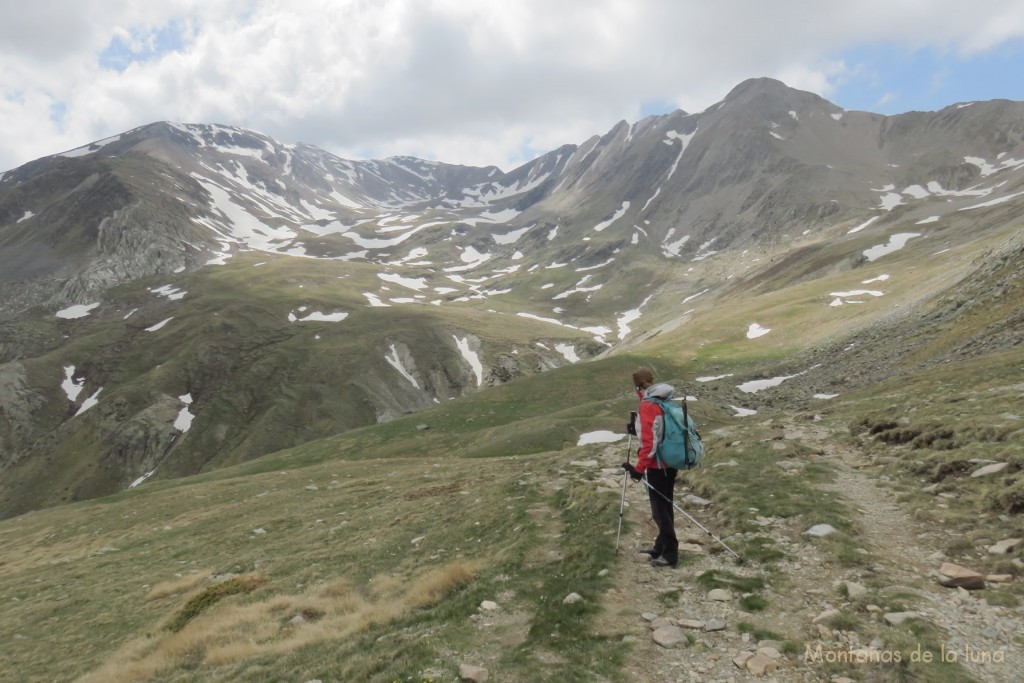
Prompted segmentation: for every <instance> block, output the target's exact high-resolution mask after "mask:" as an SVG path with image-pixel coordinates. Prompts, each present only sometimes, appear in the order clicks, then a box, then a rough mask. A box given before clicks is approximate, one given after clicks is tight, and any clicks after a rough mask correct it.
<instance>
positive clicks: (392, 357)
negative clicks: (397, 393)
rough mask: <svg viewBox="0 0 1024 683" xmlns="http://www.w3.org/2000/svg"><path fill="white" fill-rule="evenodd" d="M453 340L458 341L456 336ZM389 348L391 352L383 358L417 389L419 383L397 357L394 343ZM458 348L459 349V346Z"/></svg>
mask: <svg viewBox="0 0 1024 683" xmlns="http://www.w3.org/2000/svg"><path fill="white" fill-rule="evenodd" d="M455 341H456V342H458V338H456V339H455ZM389 348H390V350H391V353H390V354H384V360H386V361H387V362H388V364H390V365H391V367H393V368H394V369H395V370H398V372H399V373H401V375H402V377H404V378H406V379H407V380H409V383H410V384H412V385H413V386H414V387H416V388H417V389H419V388H420V383H419V382H417V381H416V378H415V377H413V376H412V375H411V374H410V373H409V370H408V369H406V367H405V366H404V365H402V359H401V358H399V357H398V349H396V348H395V345H394V344H391V345H390V346H389ZM460 350H461V347H460Z"/></svg>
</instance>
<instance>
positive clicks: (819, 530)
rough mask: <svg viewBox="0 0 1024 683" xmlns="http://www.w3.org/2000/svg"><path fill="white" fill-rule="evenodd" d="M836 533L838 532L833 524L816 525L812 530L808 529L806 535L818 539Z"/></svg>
mask: <svg viewBox="0 0 1024 683" xmlns="http://www.w3.org/2000/svg"><path fill="white" fill-rule="evenodd" d="M835 532H836V528H835V527H834V526H832V525H831V524H815V525H814V526H812V527H811V528H810V529H808V530H807V531H805V532H804V533H805V534H807V535H808V536H817V537H819V538H821V537H823V536H828V535H830V534H834V533H835Z"/></svg>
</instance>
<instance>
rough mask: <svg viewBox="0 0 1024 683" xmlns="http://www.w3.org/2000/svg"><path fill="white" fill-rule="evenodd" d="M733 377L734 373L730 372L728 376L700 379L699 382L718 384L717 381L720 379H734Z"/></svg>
mask: <svg viewBox="0 0 1024 683" xmlns="http://www.w3.org/2000/svg"><path fill="white" fill-rule="evenodd" d="M732 376H733V373H731V372H730V373H729V374H727V375H715V376H714V377H698V378H697V381H698V382H716V381H718V380H720V379H725V378H726V377H732Z"/></svg>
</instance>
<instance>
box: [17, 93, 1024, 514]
mask: <svg viewBox="0 0 1024 683" xmlns="http://www.w3.org/2000/svg"><path fill="white" fill-rule="evenodd" d="M1022 139H1024V104H1022V103H1002V102H997V103H994V104H989V103H974V104H971V105H969V106H964V105H952V106H950V107H947V108H945V109H943V110H940V111H939V112H935V113H932V114H907V115H901V116H898V117H883V116H879V115H875V114H867V113H858V112H846V111H843V110H841V109H840V108H838V107H836V106H835V105H833V104H831V103H829V102H827V101H826V100H824V99H822V98H820V97H818V96H816V95H813V94H812V93H805V92H801V91H796V90H792V89H790V88H787V87H786V86H785V85H784V84H781V83H779V82H778V81H773V80H771V79H757V80H752V81H747V82H744V83H741V84H740V85H738V86H737V87H736V88H735V89H734V90H733V91H732V92H731V93H730V94H729V95H728V96H727V97H726V98H725V99H724V100H723V101H722V102H721V103H719V104H717V105H715V106H713V107H710V108H709V109H708V110H706V111H704V112H700V113H697V114H688V113H686V112H682V111H677V112H673V113H670V114H666V115H661V116H651V117H647V118H645V119H643V120H641V121H638V122H635V123H633V124H629V123H627V122H619V123H618V124H616V125H615V126H613V127H612V128H611V129H610V130H609V131H608V132H606V133H605V134H604V135H600V136H593V137H591V138H589V139H588V140H586V141H584V142H583V143H581V144H579V145H575V144H567V145H563V146H562V147H559V148H558V149H555V150H552V151H551V152H548V153H546V154H544V155H541V156H540V157H538V158H537V159H534V160H532V161H530V162H527V163H525V164H523V165H521V166H519V167H518V168H516V169H513V170H511V171H509V172H508V173H505V172H503V171H501V170H500V169H498V168H496V167H486V168H477V167H466V166H456V165H450V164H443V163H438V162H428V161H423V160H418V159H415V158H412V157H407V156H396V157H391V158H389V159H386V160H369V161H347V160H344V159H339V158H337V157H335V156H333V155H331V154H329V153H328V152H325V151H323V150H319V149H317V148H314V147H310V146H307V145H301V144H298V145H285V144H282V143H279V142H277V141H274V140H272V139H271V138H269V137H267V136H265V135H262V134H260V133H257V132H253V131H245V130H242V129H236V128H232V127H228V126H223V125H217V124H172V123H164V122H159V123H154V124H149V125H147V126H143V127H140V128H137V129H134V130H132V131H128V132H126V133H124V134H122V135H119V136H114V137H112V138H107V139H106V140H103V141H99V142H97V143H94V144H92V145H87V146H84V147H83V148H79V149H78V150H71V151H70V152H66V153H63V155H55V156H52V157H47V158H44V159H40V160H36V161H34V162H31V163H30V164H27V165H25V166H23V167H21V168H19V169H15V170H14V171H13V172H8V173H6V174H5V175H4V176H3V178H2V179H0V289H2V293H3V297H2V299H3V302H4V303H3V306H2V316H0V325H2V329H3V331H4V335H3V340H2V343H0V370H3V372H0V377H3V378H4V379H3V381H2V382H0V408H2V409H3V412H2V414H3V419H2V420H0V423H2V425H0V426H2V429H0V437H2V438H0V445H2V448H0V468H2V470H0V472H2V473H3V475H4V478H5V479H6V481H5V486H4V488H5V489H6V491H7V499H6V501H7V503H6V507H4V510H6V511H8V513H9V512H12V511H21V510H25V509H30V508H31V507H32V506H33V505H35V504H38V503H39V502H40V501H45V504H53V503H56V502H59V501H64V500H73V499H76V498H81V497H91V496H94V495H100V494H102V493H109V492H111V491H115V490H118V489H119V488H123V487H124V486H126V485H127V484H128V483H130V482H133V481H135V480H137V479H138V478H139V477H142V476H143V475H146V474H147V473H152V472H153V471H157V470H158V466H159V472H160V473H161V474H160V476H181V475H184V474H189V473H193V472H196V471H205V470H207V469H209V468H213V467H219V466H223V465H226V464H232V463H236V462H240V461H243V460H247V459H250V458H253V457H259V456H261V455H266V454H268V453H272V452H275V451H277V450H280V449H282V448H288V447H291V446H294V445H296V444H299V443H303V442H306V441H308V440H310V439H315V438H320V437H322V436H325V435H329V434H332V433H336V432H340V431H346V430H349V429H353V428H356V427H359V426H363V425H367V424H375V423H382V422H387V421H391V420H393V419H396V418H397V417H398V416H400V415H403V414H405V413H406V412H408V411H416V410H422V409H424V408H425V407H429V406H430V405H433V404H435V403H436V402H439V401H447V400H451V399H455V398H458V397H462V396H468V395H470V394H474V393H476V392H477V391H481V390H483V389H485V388H486V387H488V386H494V385H498V384H502V383H504V382H508V381H512V380H515V379H516V378H521V377H525V376H528V375H530V374H534V373H538V372H546V371H550V370H553V369H556V368H560V367H565V366H568V365H572V364H575V363H578V362H581V361H584V360H587V359H594V358H610V357H614V356H615V355H616V354H620V353H624V352H630V351H637V350H659V351H658V352H659V353H669V354H672V355H675V354H678V353H680V352H679V351H678V350H676V349H677V348H692V349H693V350H692V351H691V353H693V354H694V357H695V358H697V359H699V362H701V363H708V364H712V365H721V362H720V361H716V360H715V358H713V357H712V356H709V355H707V354H706V352H705V351H702V350H701V349H705V348H717V347H718V346H720V345H722V344H724V345H725V346H726V347H728V348H729V349H736V348H739V347H738V345H739V344H742V343H745V342H743V341H742V340H743V337H744V335H743V334H736V333H735V332H730V333H728V334H725V335H724V336H723V334H724V333H723V332H722V331H721V329H720V327H721V325H722V324H725V322H727V323H728V324H729V325H732V326H734V327H733V328H732V329H734V330H735V331H737V332H738V331H740V330H745V329H746V327H747V325H750V324H751V323H752V322H755V321H756V319H755V320H750V318H752V317H754V316H755V314H756V313H757V311H758V310H762V311H763V313H762V314H767V312H771V313H772V315H776V316H778V317H779V318H780V319H781V320H783V321H784V320H787V319H789V318H795V319H798V320H801V321H803V322H802V324H803V325H805V326H806V329H790V330H784V329H778V328H777V331H776V332H775V333H774V334H773V335H772V336H771V337H769V339H775V340H777V341H774V342H772V343H771V344H770V345H769V347H768V348H771V349H774V350H773V351H772V352H773V353H776V354H788V355H789V357H790V358H791V359H798V358H801V357H802V356H801V355H800V354H801V353H807V354H811V355H813V353H815V349H816V348H818V347H817V346H816V345H822V344H824V345H826V348H829V349H831V350H829V351H826V352H824V353H825V355H826V357H829V358H836V357H840V358H843V359H844V360H842V362H839V363H837V364H836V365H835V367H834V368H828V372H826V371H820V372H819V375H820V377H819V379H818V380H816V382H818V383H819V384H825V383H827V382H828V381H838V379H836V378H840V377H841V376H842V375H843V374H844V373H846V374H849V373H850V371H851V368H864V367H866V366H867V364H869V363H871V362H873V360H877V358H880V357H886V358H889V359H890V360H892V359H894V358H897V357H898V356H899V354H892V353H890V354H875V353H872V352H868V353H866V354H863V355H861V354H860V352H859V351H858V353H855V354H850V355H849V356H848V357H847V356H846V355H844V354H841V353H839V351H838V350H837V349H839V348H842V346H843V345H844V344H848V343H850V342H849V340H851V339H856V338H858V335H868V336H867V338H870V339H877V338H879V337H878V334H879V332H878V330H879V329H881V328H880V327H879V326H883V325H885V324H887V323H886V321H894V322H892V324H893V325H894V326H893V327H891V328H890V334H892V335H894V336H895V337H896V338H902V339H908V340H909V339H911V338H912V337H914V336H915V335H917V334H918V330H919V328H920V327H921V322H920V321H919V320H918V319H917V318H915V317H914V316H913V315H912V314H910V313H908V311H912V310H913V308H914V307H918V306H932V305H934V304H933V298H934V296H936V295H941V293H942V292H944V291H946V290H947V289H948V288H950V287H954V286H960V285H959V284H958V283H960V282H963V281H965V280H964V279H965V278H967V280H966V281H967V282H973V281H976V282H998V281H999V279H998V278H995V277H994V276H992V275H991V274H989V273H988V272H987V271H985V270H984V268H966V267H965V266H963V265H958V264H956V263H954V261H953V260H952V258H950V257H944V256H941V254H943V253H948V254H957V255H959V257H960V258H966V259H968V261H969V260H970V259H972V258H975V257H977V256H978V255H982V254H985V253H993V254H1000V255H1002V256H1000V258H1003V256H1005V258H1006V259H1008V262H1009V263H1010V264H1011V265H1010V266H1009V267H1008V268H1009V270H1008V271H1007V272H1008V273H1009V274H1008V275H1004V276H1003V280H1005V281H1006V282H1009V283H1011V285H1012V283H1015V282H1016V281H1017V280H1016V279H1015V278H1016V277H1017V276H1016V275H1013V273H1014V272H1015V271H1013V266H1012V264H1014V263H1016V262H1017V260H1018V259H1019V258H1020V256H1019V254H1018V253H1017V252H1016V251H1014V250H1013V248H1011V247H1007V246H1005V245H1006V244H1009V242H1007V239H1008V237H1007V236H1008V235H1010V234H1012V231H1013V230H1014V229H1015V227H1014V226H1016V225H1017V224H1018V223H1019V207H1020V205H1021V203H1022V200H1021V199H1020V197H1021V196H1022V195H1024V177H1022V176H1024V174H1022V173H1021V171H1022V170H1024V161H1020V160H1018V158H1020V159H1024V143H1022ZM1015 221H1016V222H1015ZM932 244H934V245H935V246H934V247H932V246H930V245H932ZM999 245H1004V246H1002V247H1000V246H999ZM986 250H989V251H988V252H986ZM993 250H994V251H993ZM876 254H877V255H876ZM888 254H895V255H894V256H887V255H888ZM878 258H886V262H906V263H909V264H912V265H911V266H908V269H907V270H906V272H905V273H904V274H902V275H901V276H900V277H898V278H897V277H895V276H894V274H893V273H888V272H881V271H880V270H879V269H877V268H875V267H874V266H873V264H874V262H875V260H876V259H878ZM944 261H948V263H946V265H942V264H943V262H944ZM869 271H870V272H869ZM860 273H864V275H860ZM883 275H884V276H885V278H890V277H892V278H893V280H894V281H895V282H896V283H897V284H895V285H893V286H892V287H891V288H889V287H887V291H885V292H882V291H881V289H882V286H881V285H871V286H868V283H870V282H872V281H873V278H874V277H881V276H883ZM857 278H859V280H858V279H857ZM972 278H973V280H972ZM910 283H913V286H911V285H910ZM968 286H969V285H968ZM1015 286H1016V285H1012V286H1011V289H1012V287H1015ZM866 287H867V288H866ZM915 287H917V288H919V289H917V290H915ZM1014 291H1015V290H1014ZM835 292H839V293H843V292H861V293H860V294H859V295H858V294H850V295H847V296H836V295H834V293H835ZM870 292H878V294H877V295H876V294H873V293H870ZM797 294H799V296H800V297H802V298H797V299H793V298H792V297H794V296H797ZM883 294H884V296H883ZM858 296H859V297H861V298H860V299H858ZM864 297H868V298H869V300H871V301H874V303H873V304H868V303H867V302H866V301H865V300H864V299H863V298H864ZM754 301H757V302H760V303H761V306H762V308H761V309H757V308H751V302H754ZM830 302H831V304H834V306H830V305H829V304H830ZM837 302H838V304H837ZM889 302H891V303H889ZM847 303H849V304H851V305H847ZM901 306H902V307H903V308H900V307H901ZM830 308H832V309H834V311H830V310H829V309H830ZM58 309H59V310H58ZM858 309H859V310H858ZM853 310H858V312H856V313H854V312H850V311H853ZM994 310H995V309H994ZM1000 310H1002V309H1000ZM55 311H56V313H57V314H56V316H55V314H54V312H55ZM965 311H966V309H965ZM959 315H960V314H956V315H954V316H953V317H951V318H950V317H948V316H947V318H946V319H947V320H948V321H953V322H950V323H947V324H956V322H955V321H956V320H959V318H958V317H957V316H959ZM1001 315H1003V318H1001V319H1000V320H998V321H996V320H993V321H992V324H994V325H996V326H997V329H995V330H994V331H993V336H992V338H991V340H989V341H984V342H979V344H980V346H979V347H978V348H979V350H978V352H979V353H982V352H986V353H987V352H992V351H994V350H996V349H1004V348H1007V347H1012V346H1013V339H1015V337H1014V333H1013V331H1012V330H1013V323H1012V320H1013V312H1012V311H1004V312H1003V313H1001ZM908 316H909V317H908ZM757 317H760V315H758V316H757ZM837 320H838V321H841V322H837ZM723 321H724V322H723ZM762 322H763V321H762ZM302 330H316V331H315V332H312V331H311V332H308V333H307V332H303V331H302ZM1000 330H1003V331H1000ZM424 331H426V332H424ZM1007 331H1008V332H1007ZM1004 332H1005V333H1004ZM940 337H941V335H940ZM828 345H832V346H828ZM729 353H730V354H732V353H733V351H729ZM740 357H745V356H744V354H742V353H741V354H740ZM241 359H244V360H241ZM744 362H746V361H744ZM791 363H794V364H795V361H794V360H791ZM807 365H810V364H805V365H804V366H803V367H802V368H800V371H801V372H803V371H804V370H805V369H806V367H807ZM68 368H71V369H70V370H68ZM896 371H897V369H896V368H893V369H891V370H885V371H883V375H884V374H885V373H888V372H896ZM762 372H763V371H762ZM857 372H858V373H860V372H863V370H862V369H861V370H858V371H857ZM68 373H70V374H68ZM868 374H872V376H874V374H873V373H868ZM65 375H67V376H66V377H65ZM825 375H829V376H831V377H833V380H826V379H825ZM62 380H63V385H62ZM804 381H805V380H803V379H795V380H793V383H794V385H796V384H799V383H801V382H804ZM858 381H860V380H856V381H854V382H853V384H854V385H855V384H857V382H858ZM68 383H71V384H72V385H75V386H81V387H82V389H81V391H80V393H76V394H75V397H74V398H72V397H71V393H70V390H69V389H68V388H62V386H65V387H66V385H67V384H68ZM100 392H102V393H100ZM181 396H187V397H189V399H188V400H189V403H185V402H184V401H183V400H181V399H180V397H181ZM89 398H95V400H97V401H98V404H99V407H90V408H89V409H88V412H86V411H85V408H84V406H85V402H86V400H87V399H89ZM720 399H721V400H723V401H726V400H728V401H732V404H731V405H738V403H737V402H738V401H742V400H743V399H744V397H743V395H742V392H739V393H738V392H737V391H735V390H729V391H724V390H723V392H722V393H721V395H720ZM175 406H177V407H178V412H180V411H185V413H187V414H189V415H195V416H196V419H195V420H194V421H193V422H190V423H189V424H190V425H191V427H190V429H189V430H188V431H187V432H186V431H183V430H182V429H179V428H177V427H176V426H175V424H176V423H177V419H176V418H177V417H178V413H176V412H175V411H174V410H173V408H174V407H175ZM79 453H82V454H85V455H83V456H82V457H78V456H76V455H75V454H79ZM55 454H57V455H55ZM55 457H56V458H57V460H58V461H60V462H61V463H63V464H62V465H61V466H62V467H68V468H69V469H68V472H69V473H68V475H67V477H66V478H65V480H64V481H62V482H60V483H59V484H57V485H54V484H52V483H47V482H46V479H47V477H48V476H50V474H49V472H50V468H48V467H46V466H45V465H43V464H42V463H44V462H46V459H47V458H49V459H51V460H52V459H53V458H55ZM75 458H77V460H76V459H75ZM71 463H76V464H74V465H73V466H72V465H71ZM82 467H84V468H86V469H89V468H91V470H89V472H88V473H87V472H86V471H85V470H83V469H81V468H82ZM13 491H24V494H22V493H18V494H14V493H12V492H13ZM15 495H16V497H17V500H16V501H15V500H14V498H12V496H15Z"/></svg>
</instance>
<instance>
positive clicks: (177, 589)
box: [146, 570, 211, 600]
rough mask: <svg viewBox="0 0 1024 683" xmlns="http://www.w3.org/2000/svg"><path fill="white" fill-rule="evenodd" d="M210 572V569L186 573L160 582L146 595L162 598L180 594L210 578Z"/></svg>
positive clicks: (154, 598) (152, 598) (147, 597)
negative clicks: (171, 579)
mask: <svg viewBox="0 0 1024 683" xmlns="http://www.w3.org/2000/svg"><path fill="white" fill-rule="evenodd" d="M210 573H211V572H210V571H209V570H207V571H201V572H195V573H191V574H186V575H185V576H182V577H180V578H177V579H174V580H173V581H164V582H162V583H158V584H157V585H155V586H153V587H152V588H151V589H150V590H149V594H148V595H146V599H147V600H159V599H160V598H166V597H168V596H170V595H178V594H179V593H186V592H188V591H191V590H192V589H194V588H195V587H196V586H198V585H199V584H200V583H202V582H203V581H205V580H206V579H207V578H209V576H210Z"/></svg>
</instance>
